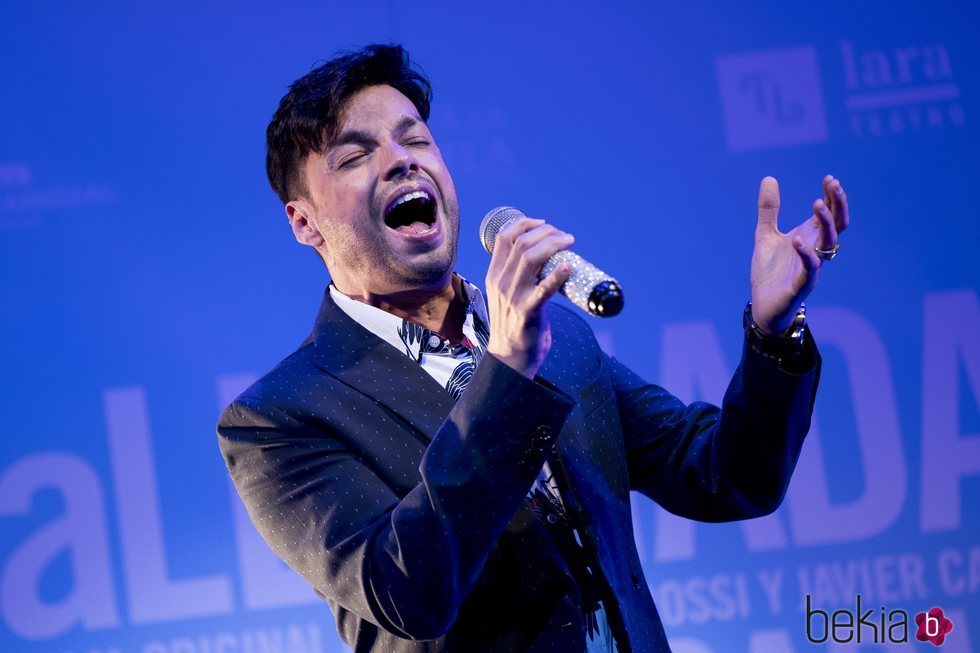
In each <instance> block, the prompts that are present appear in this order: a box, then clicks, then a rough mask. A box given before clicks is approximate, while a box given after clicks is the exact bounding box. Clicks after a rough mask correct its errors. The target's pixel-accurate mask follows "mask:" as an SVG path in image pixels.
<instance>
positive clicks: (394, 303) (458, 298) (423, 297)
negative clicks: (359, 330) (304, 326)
mask: <svg viewBox="0 0 980 653" xmlns="http://www.w3.org/2000/svg"><path fill="white" fill-rule="evenodd" d="M335 285H336V284H335ZM462 286H463V281H462V279H461V278H460V276H459V275H457V274H453V275H452V277H451V278H450V281H449V283H447V284H446V285H445V286H443V287H442V288H440V289H438V290H430V289H427V288H413V289H411V290H403V291H399V292H394V293H390V294H375V293H371V292H366V291H361V292H357V291H355V292H348V291H347V289H345V288H340V287H339V286H338V288H337V289H338V290H340V291H341V292H343V293H344V294H345V295H347V296H348V297H350V298H351V299H355V300H357V301H359V302H362V303H364V304H367V305H369V306H374V307H375V308H380V309H381V310H383V311H385V312H387V313H391V314H392V315H395V316H398V317H401V318H404V319H406V320H409V321H411V322H414V323H416V324H419V325H421V326H423V327H425V328H426V329H429V330H430V331H435V332H437V333H439V334H441V335H443V336H444V337H446V338H448V339H449V340H450V342H452V343H453V344H458V343H459V342H460V341H462V339H463V321H464V320H465V319H466V302H465V301H464V300H463V287H462Z"/></svg>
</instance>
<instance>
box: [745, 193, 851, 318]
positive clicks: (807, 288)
mask: <svg viewBox="0 0 980 653" xmlns="http://www.w3.org/2000/svg"><path fill="white" fill-rule="evenodd" d="M823 194H824V197H823V199H818V200H816V201H815V202H814V203H813V215H811V216H810V217H809V218H808V219H807V220H805V221H804V222H803V223H802V224H800V225H798V226H797V227H795V228H793V229H792V230H791V231H789V232H788V233H782V232H780V231H779V229H778V227H777V225H776V217H777V215H778V214H779V184H778V183H777V182H776V180H775V179H773V178H772V177H766V178H765V179H763V180H762V184H761V185H760V186H759V223H758V225H757V226H756V230H755V249H754V250H753V251H752V270H751V274H750V282H751V285H752V319H754V320H755V322H756V324H758V325H759V326H760V327H762V328H763V329H765V330H766V331H768V332H770V333H780V332H782V331H784V330H785V329H786V328H787V327H789V325H790V324H791V323H792V322H793V316H794V315H795V314H796V310H797V309H798V308H799V306H800V304H802V303H803V300H804V299H806V297H807V295H809V294H810V292H811V291H812V290H813V288H814V287H815V286H816V283H817V275H818V273H819V271H820V267H821V265H822V264H823V263H824V261H825V260H826V259H822V258H821V257H820V256H818V253H817V251H816V250H817V249H821V250H825V251H826V250H832V249H833V248H834V247H835V246H836V245H837V238H838V236H839V235H840V233H841V232H842V231H844V229H846V228H847V225H848V223H849V222H850V217H849V215H848V210H847V195H846V194H845V193H844V189H843V188H841V185H840V182H839V181H837V180H836V179H834V178H833V177H832V176H830V175H827V176H826V177H824V180H823Z"/></svg>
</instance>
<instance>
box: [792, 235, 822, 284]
mask: <svg viewBox="0 0 980 653" xmlns="http://www.w3.org/2000/svg"><path fill="white" fill-rule="evenodd" d="M793 248H794V249H795V250H796V253H797V254H799V255H800V259H801V260H802V261H803V267H804V268H806V271H807V273H808V276H810V278H811V279H812V275H813V273H815V272H816V271H817V270H819V269H820V259H819V258H817V253H816V252H815V251H814V250H813V248H812V247H810V246H809V245H807V244H806V243H804V242H803V239H802V238H800V237H799V236H795V237H794V238H793Z"/></svg>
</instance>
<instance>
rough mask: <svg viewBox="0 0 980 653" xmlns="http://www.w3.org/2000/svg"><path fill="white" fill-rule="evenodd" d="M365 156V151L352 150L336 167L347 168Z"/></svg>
mask: <svg viewBox="0 0 980 653" xmlns="http://www.w3.org/2000/svg"><path fill="white" fill-rule="evenodd" d="M366 156H367V152H352V153H351V154H348V155H347V156H345V157H344V158H343V159H341V160H340V163H339V164H337V167H338V168H348V167H350V166H352V165H354V164H355V163H357V162H358V161H360V160H361V159H363V158H364V157H366Z"/></svg>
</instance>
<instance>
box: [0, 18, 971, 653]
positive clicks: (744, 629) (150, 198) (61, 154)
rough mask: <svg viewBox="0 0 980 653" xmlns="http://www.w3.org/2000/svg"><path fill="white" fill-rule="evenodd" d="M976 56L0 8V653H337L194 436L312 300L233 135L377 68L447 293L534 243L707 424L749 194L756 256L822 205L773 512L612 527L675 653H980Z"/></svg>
mask: <svg viewBox="0 0 980 653" xmlns="http://www.w3.org/2000/svg"><path fill="white" fill-rule="evenodd" d="M977 25H980V15H978V10H977V8H976V5H975V4H974V3H967V2H949V3H932V4H928V3H915V2H909V1H907V0H905V1H902V2H881V1H872V2H860V3H855V2H842V1H839V0H831V1H829V2H823V3H804V4H802V5H801V4H800V3H787V2H773V1H766V2H757V3H751V5H746V4H745V3H714V2H707V1H705V0H688V1H687V2H676V3H649V2H637V3H633V4H620V3H605V2H589V3H582V2H561V3H557V2H555V3H543V2H527V1H522V2H509V1H508V2H495V3H478V4H475V5H470V4H467V3H444V4H429V3H396V2H376V3H356V2H350V3H340V2H303V3H279V4H275V3H254V2H253V3H241V2H236V3H233V2H224V3H219V2H194V3H190V2H188V3H186V4H184V3H171V2H167V3H140V2H119V1H116V2H105V3H72V2H40V1H37V2H35V1H27V0H5V1H4V2H3V3H2V4H0V80H2V83H0V89H2V92H0V296H2V297H3V311H2V316H3V317H2V320H0V350H2V381H0V388H2V397H0V415H2V419H0V421H2V437H0V651H4V652H5V653H6V652H16V653H41V652H49V651H51V652H55V653H330V652H334V651H342V650H346V649H345V647H344V646H343V645H342V644H341V643H340V641H339V639H338V637H337V635H336V631H335V628H334V623H333V619H332V616H331V614H330V612H329V610H328V609H327V606H326V605H325V604H324V603H323V602H321V601H320V600H318V599H317V598H316V596H314V594H313V592H312V591H311V590H310V589H309V587H307V586H305V585H304V584H303V583H302V582H300V581H299V580H298V579H297V578H296V577H294V575H293V574H292V573H291V572H289V571H288V570H287V569H285V568H284V567H283V566H282V565H281V564H280V563H279V562H278V561H277V560H276V559H275V558H273V557H272V556H271V554H270V553H269V552H268V550H267V549H266V548H265V545H264V544H263V542H262V541H261V540H260V539H259V538H258V537H257V535H256V534H255V532H254V531H253V529H252V527H251V525H250V524H249V523H248V521H247V519H246V517H245V516H244V513H243V510H242V507H241V505H240V504H239V501H238V499H237V497H236V496H235V494H234V492H233V490H232V488H231V487H230V484H229V481H228V478H227V474H226V471H225V468H224V464H223V462H222V460H221V458H220V456H219V453H218V448H217V443H216V439H215V434H214V425H215V421H216V419H217V416H218V414H219V411H220V409H221V407H222V406H224V405H225V404H226V402H228V401H229V400H230V399H231V398H232V397H234V396H235V395H236V394H237V393H238V392H239V391H240V390H241V389H243V388H244V387H245V386H246V385H247V384H248V383H249V382H250V381H251V380H253V379H255V378H256V376H257V375H258V374H260V373H262V372H264V371H266V370H268V369H269V368H270V367H271V366H272V365H274V364H275V363H276V362H277V361H279V360H280V359H281V358H283V357H285V356H286V355H287V354H289V353H290V352H291V351H292V350H293V348H294V347H295V346H296V345H297V344H298V343H299V342H300V341H301V340H303V338H304V337H305V336H306V334H307V333H308V331H309V329H310V327H311V324H312V320H313V317H314V314H315V311H316V308H317V306H318V303H319V301H320V297H321V293H322V291H323V288H324V285H325V283H326V281H327V277H326V274H325V271H324V269H323V267H322V266H321V265H320V263H319V261H318V259H317V257H316V256H315V255H314V254H313V253H312V252H311V251H309V250H307V249H305V248H302V247H300V246H299V245H297V244H296V243H295V242H294V241H293V238H292V236H291V234H290V231H289V229H288V227H287V222H286V219H285V216H284V214H283V210H282V206H281V205H280V204H279V202H278V200H277V199H276V197H275V196H274V195H273V193H272V192H271V191H270V190H269V188H268V187H267V184H266V181H265V175H264V164H263V161H264V131H265V126H266V124H267V122H268V119H269V118H270V116H271V115H272V112H273V111H274V109H275V107H276V104H277V102H278V100H279V98H280V97H281V95H282V94H283V93H284V91H285V89H286V87H287V85H288V84H289V83H290V82H291V81H292V80H294V79H295V78H296V77H298V76H300V75H302V74H303V73H305V72H306V71H308V70H309V69H310V68H311V66H312V65H313V64H314V62H316V61H317V60H319V59H324V58H327V57H329V56H331V55H332V54H333V53H334V52H336V51H337V50H338V49H341V48H346V47H350V46H356V45H360V44H364V43H368V42H376V41H395V42H401V43H404V44H405V45H407V46H408V48H409V49H410V50H411V52H412V54H413V56H414V57H415V58H416V59H417V60H418V61H419V62H420V63H421V65H422V66H423V68H424V69H425V71H426V72H427V73H428V74H429V75H430V76H431V78H432V80H433V82H434V85H435V103H434V105H433V112H432V119H431V124H432V129H433V131H434V133H435V135H436V137H437V139H438V141H439V143H440V145H441V147H442V151H443V153H444V155H445V158H446V160H447V162H448V164H449V166H450V168H451V170H452V172H453V174H454V176H455V179H456V183H457V186H458V190H459V195H460V199H461V206H462V227H461V231H462V237H461V246H460V258H459V268H458V269H459V271H460V272H461V273H462V274H464V275H465V276H467V277H468V278H470V279H472V280H474V281H476V282H478V283H481V284H482V282H483V277H484V275H485V272H486V266H487V263H488V260H489V257H488V256H487V255H486V254H485V253H484V252H483V251H482V250H481V248H480V246H479V244H478V239H477V226H478V224H479V221H480V218H481V216H482V215H483V214H484V212H485V211H487V210H488V209H490V208H492V207H495V206H498V205H501V204H511V205H514V206H518V207H521V208H523V209H524V210H525V211H526V212H528V213H530V214H533V215H537V216H542V217H546V218H549V219H551V220H552V221H553V222H554V223H555V224H557V225H559V226H560V227H562V228H564V229H567V230H569V231H571V232H572V233H574V234H575V235H576V237H577V245H576V249H577V250H578V251H580V252H581V253H582V254H584V255H585V256H587V257H588V258H590V259H592V260H594V261H595V262H597V263H598V264H599V265H601V266H603V267H605V268H606V269H608V270H609V271H610V272H611V273H613V274H614V275H616V276H618V278H619V279H620V280H621V282H622V284H623V286H624V287H625V289H626V298H627V301H626V308H625V310H624V312H623V313H622V315H620V316H619V317H617V318H615V319H612V320H608V321H602V320H592V322H591V323H592V325H593V327H594V329H595V330H596V333H597V335H598V336H599V338H600V340H601V342H602V344H603V346H604V348H605V349H607V350H608V351H609V352H614V353H615V355H616V356H618V357H619V358H621V359H622V360H623V361H625V362H626V363H628V364H629V365H630V366H631V367H632V368H634V369H635V370H637V371H638V372H639V373H641V374H642V375H643V376H644V377H646V378H647V379H650V380H651V381H654V382H657V383H660V384H662V385H664V386H666V387H667V388H668V389H669V390H671V391H672V392H673V393H675V394H677V395H678V396H680V397H681V398H683V399H684V400H686V401H692V400H709V401H713V402H718V401H719V400H720V399H721V397H722V393H723V390H724V388H725V385H726V383H727V380H728V378H729V375H730V374H731V372H732V371H733V369H734V367H735V365H736V364H737V361H738V355H739V351H740V345H741V339H742V329H741V315H742V307H743V306H744V303H745V301H746V299H747V298H748V294H749V287H748V272H749V257H750V254H751V251H752V242H753V230H754V228H755V222H756V207H755V204H756V193H757V189H758V184H759V180H760V179H761V178H762V177H763V176H765V175H774V176H776V177H777V178H778V179H779V181H780V185H781V189H782V207H783V208H782V213H781V215H780V223H781V225H783V226H792V225H795V224H797V223H799V222H800V221H801V220H803V219H804V218H806V217H807V216H808V215H809V214H810V208H809V207H810V204H811V202H812V201H813V200H814V199H816V198H817V197H819V191H820V180H821V178H822V177H823V175H825V174H827V173H832V174H834V175H836V176H838V177H839V178H840V179H842V180H843V182H844V184H845V186H846V189H847V192H848V195H849V198H850V203H851V210H852V215H853V224H852V226H851V228H850V230H849V231H848V232H847V233H846V235H845V237H844V238H843V245H842V248H841V253H840V256H839V257H838V258H837V259H836V260H835V261H834V262H833V263H831V264H829V265H826V266H825V268H824V269H823V270H822V271H821V275H820V280H819V286H818V288H817V289H816V292H815V293H814V294H813V295H812V297H811V299H810V300H809V301H808V308H809V311H810V312H809V315H810V318H809V319H810V323H811V325H812V330H813V334H814V336H815V338H816V340H817V342H818V343H819V346H820V349H821V352H822V353H823V356H824V368H823V375H822V379H821V383H820V392H819V395H818V397H817V402H816V410H815V417H814V421H813V428H812V430H811V432H810V434H809V437H808V439H807V442H806V445H805V447H804V451H803V456H802V459H801V460H800V463H799V467H798V469H797V471H796V474H795V476H794V477H793V482H792V486H791V488H790V491H789V495H788V497H787V499H786V501H785V503H784V505H783V506H782V507H781V508H780V509H779V511H778V512H776V513H775V514H774V515H772V516H770V517H767V518H764V519H758V520H754V521H749V522H744V523H738V524H727V525H708V524H700V523H693V522H688V521H682V520H680V519H677V518H674V517H672V516H670V515H668V514H666V513H665V512H663V511H662V510H661V509H659V508H658V507H657V506H655V505H654V504H652V503H651V502H650V501H648V500H647V499H645V498H644V497H640V496H637V497H636V504H635V505H636V509H635V523H636V532H637V543H638V546H639V550H640V552H641V555H642V557H643V563H644V565H645V572H646V576H647V578H648V579H649V581H650V588H651V590H652V592H653V594H654V597H655V599H656V601H657V604H658V606H659V608H660V612H661V615H662V617H663V621H664V625H665V627H666V629H667V633H668V635H669V637H670V639H671V641H672V643H673V647H674V650H675V651H677V652H678V653H728V652H733V651H734V652H738V651H751V652H752V653H770V652H783V651H807V650H810V647H811V646H812V645H811V643H810V642H809V641H808V638H809V639H819V638H820V637H822V636H825V635H826V632H825V631H826V618H825V617H822V616H821V614H824V613H826V614H829V613H830V612H832V611H834V610H847V611H849V612H850V613H854V612H855V611H857V602H858V600H860V602H861V603H860V605H861V608H860V612H862V613H863V612H866V611H867V610H871V611H872V613H871V614H870V615H866V616H865V623H864V625H862V624H860V623H858V622H857V621H855V622H854V624H853V627H852V628H851V629H850V630H848V629H847V628H845V627H842V628H840V629H838V631H837V633H836V634H837V635H838V638H839V639H846V637H847V636H848V633H850V634H851V636H854V637H855V638H856V635H857V632H860V634H861V635H862V642H864V643H863V644H862V645H861V646H860V647H859V646H857V645H856V644H854V643H852V644H848V645H842V646H836V645H834V644H833V643H832V642H829V643H827V644H825V645H824V646H823V650H862V651H899V650H907V649H913V648H917V647H918V648H920V649H921V648H922V647H931V646H932V644H918V643H910V644H905V645H902V644H897V645H887V644H869V643H868V642H869V640H871V639H872V635H873V633H872V629H871V626H869V625H868V624H874V625H875V627H876V629H877V636H878V639H879V640H880V639H882V638H883V636H884V635H889V636H891V637H892V638H899V637H900V636H901V632H900V631H901V629H900V628H899V629H897V630H896V629H894V628H890V626H893V625H895V624H898V623H899V622H900V620H901V619H902V618H905V619H907V620H908V623H909V624H910V627H909V628H908V637H909V638H910V639H914V636H915V633H916V630H917V629H916V626H915V623H914V619H915V615H916V614H917V613H920V612H923V611H926V610H929V609H931V608H933V607H936V608H941V609H942V610H943V614H944V616H945V618H948V619H950V620H951V621H952V622H953V624H954V629H953V630H952V632H951V633H950V634H949V635H948V637H947V639H946V643H945V644H944V646H945V650H949V651H958V652H967V651H977V650H980V600H978V594H980V525H978V519H977V516H978V514H980V497H978V490H980V409H978V404H980V302H978V286H980V273H978V271H977V245H978V243H980V229H978V227H977V220H978V219H977V211H978V207H980V190H978V188H980V175H978V171H980V138H978V129H980V95H978V91H980V84H978V80H980V74H978V73H980V65H978V63H980V49H978V46H977ZM807 596H809V602H810V604H809V606H810V613H809V615H810V616H809V619H808V618H807ZM858 597H860V599H859V598H858ZM818 610H820V611H823V612H817V611H818ZM858 616H860V615H858ZM846 619H847V617H846V615H845V613H843V612H841V613H839V614H838V621H839V622H840V623H844V622H845V621H846ZM883 620H884V621H885V623H884V626H885V628H884V629H883V630H884V631H885V632H884V633H883V632H882V629H881V628H880V626H881V625H882V623H881V622H882V621H883ZM808 623H809V624H810V633H809V635H808V633H807V624H808ZM821 629H823V631H824V632H821Z"/></svg>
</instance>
